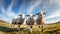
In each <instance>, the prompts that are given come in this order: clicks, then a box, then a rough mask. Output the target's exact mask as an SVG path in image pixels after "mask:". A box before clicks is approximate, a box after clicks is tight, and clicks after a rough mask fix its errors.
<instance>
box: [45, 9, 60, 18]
mask: <svg viewBox="0 0 60 34" xmlns="http://www.w3.org/2000/svg"><path fill="white" fill-rule="evenodd" d="M59 16H60V9H59V10H56V11H54V12H52V13H51V14H50V15H49V16H47V17H46V19H50V18H55V17H59Z"/></svg>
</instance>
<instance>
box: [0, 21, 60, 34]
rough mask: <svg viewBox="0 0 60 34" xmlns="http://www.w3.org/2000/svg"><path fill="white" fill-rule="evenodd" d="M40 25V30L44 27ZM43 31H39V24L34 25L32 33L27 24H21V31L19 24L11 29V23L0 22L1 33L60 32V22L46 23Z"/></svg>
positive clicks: (39, 33)
mask: <svg viewBox="0 0 60 34" xmlns="http://www.w3.org/2000/svg"><path fill="white" fill-rule="evenodd" d="M41 26H42V25H40V30H41V29H42V27H41ZM43 26H44V27H43V32H42V31H40V32H39V31H38V29H39V28H38V25H33V29H32V30H33V32H32V33H31V32H30V31H29V30H28V29H27V27H28V26H27V25H21V31H18V30H17V25H16V26H15V28H13V29H11V24H9V23H2V22H0V34H60V23H56V24H45V25H43Z"/></svg>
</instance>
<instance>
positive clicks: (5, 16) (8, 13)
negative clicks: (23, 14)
mask: <svg viewBox="0 0 60 34" xmlns="http://www.w3.org/2000/svg"><path fill="white" fill-rule="evenodd" d="M13 2H14V1H13V0H12V1H11V4H10V5H9V7H8V9H7V10H5V9H4V7H3V6H2V5H1V13H2V14H0V17H1V18H0V19H1V20H4V21H8V22H11V20H12V18H14V17H16V16H17V14H15V13H14V12H13V11H12V6H13ZM10 17H11V18H10Z"/></svg>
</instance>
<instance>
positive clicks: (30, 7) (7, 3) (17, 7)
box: [0, 0, 60, 24]
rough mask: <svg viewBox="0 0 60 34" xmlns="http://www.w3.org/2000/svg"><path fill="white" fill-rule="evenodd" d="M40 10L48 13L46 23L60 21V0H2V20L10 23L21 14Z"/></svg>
mask: <svg viewBox="0 0 60 34" xmlns="http://www.w3.org/2000/svg"><path fill="white" fill-rule="evenodd" d="M40 11H43V12H45V13H46V14H45V23H46V24H49V23H54V22H57V21H60V0H0V20H4V21H7V22H9V23H11V22H12V19H13V18H14V17H18V16H19V14H25V15H26V14H36V13H38V12H40ZM34 18H35V17H34ZM35 19H36V18H35ZM25 21H26V19H25Z"/></svg>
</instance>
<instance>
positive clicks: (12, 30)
mask: <svg viewBox="0 0 60 34" xmlns="http://www.w3.org/2000/svg"><path fill="white" fill-rule="evenodd" d="M23 29H24V28H21V31H23ZM0 31H2V32H14V31H17V32H18V31H19V30H17V28H13V29H11V28H7V27H3V26H0Z"/></svg>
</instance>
